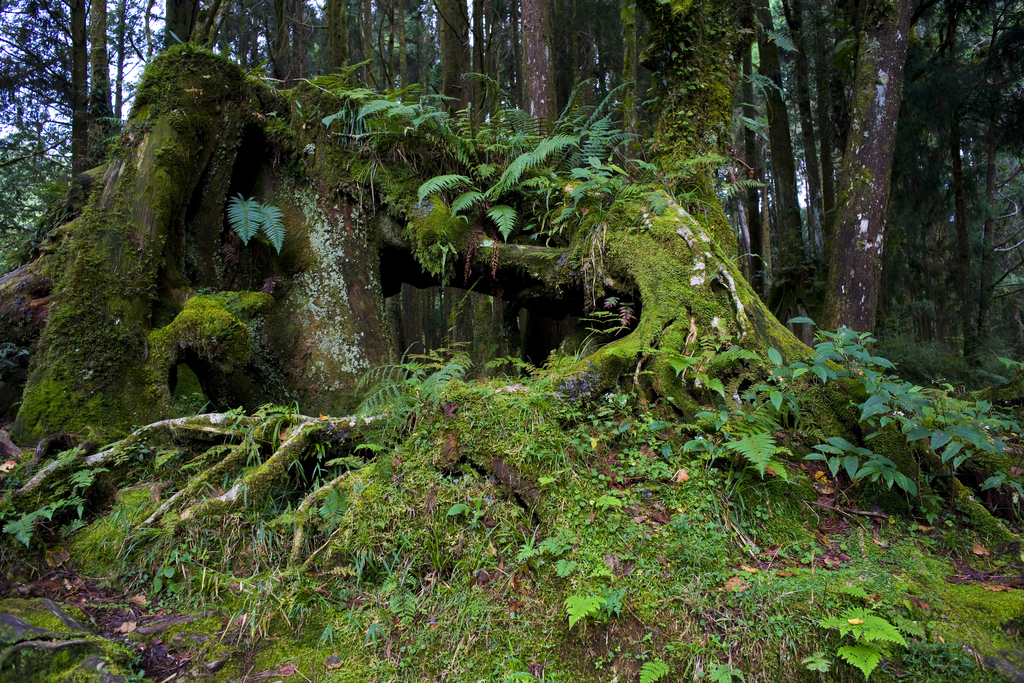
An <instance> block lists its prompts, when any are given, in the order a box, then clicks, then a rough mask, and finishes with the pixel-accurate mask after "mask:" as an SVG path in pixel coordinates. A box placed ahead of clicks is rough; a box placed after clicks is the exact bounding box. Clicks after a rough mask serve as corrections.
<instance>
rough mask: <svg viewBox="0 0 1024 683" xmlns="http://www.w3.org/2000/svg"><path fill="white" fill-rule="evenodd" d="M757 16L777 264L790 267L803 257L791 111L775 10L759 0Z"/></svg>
mask: <svg viewBox="0 0 1024 683" xmlns="http://www.w3.org/2000/svg"><path fill="white" fill-rule="evenodd" d="M758 18H759V19H760V21H761V26H762V30H761V31H759V32H758V38H757V41H758V42H757V44H758V48H759V52H760V55H761V65H760V67H759V70H760V72H761V74H762V75H763V76H765V77H766V78H767V79H768V80H769V81H770V82H771V85H770V86H769V87H766V88H765V89H764V93H765V109H766V111H767V113H768V144H769V148H770V152H771V166H772V180H773V183H774V186H775V206H776V212H775V214H776V221H777V222H776V233H775V234H776V237H777V244H778V247H777V252H776V254H777V256H778V259H777V263H776V267H778V268H782V269H785V268H791V267H794V266H796V265H798V264H799V263H800V262H801V261H803V259H804V250H803V235H802V229H801V221H800V202H799V200H798V198H797V186H796V157H795V155H794V153H793V141H792V139H791V138H790V136H789V113H788V112H787V110H786V101H785V99H783V90H782V64H781V63H780V61H779V49H778V47H777V46H776V45H775V41H773V40H771V39H770V37H769V36H768V34H767V31H773V30H774V23H773V20H772V13H771V10H770V9H769V7H768V3H767V2H766V1H765V0H760V4H759V6H758Z"/></svg>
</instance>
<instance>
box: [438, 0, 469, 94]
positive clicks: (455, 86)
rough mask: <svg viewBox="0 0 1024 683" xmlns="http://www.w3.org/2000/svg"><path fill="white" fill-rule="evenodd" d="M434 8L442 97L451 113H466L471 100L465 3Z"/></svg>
mask: <svg viewBox="0 0 1024 683" xmlns="http://www.w3.org/2000/svg"><path fill="white" fill-rule="evenodd" d="M436 6H437V21H438V24H439V26H440V33H441V39H440V43H441V94H443V95H445V96H446V97H450V98H452V99H451V100H450V101H449V103H448V106H449V108H450V109H452V110H455V109H465V108H466V107H467V106H468V105H469V103H470V96H471V93H470V88H469V87H468V84H467V83H466V73H467V72H468V71H469V68H470V63H469V12H468V10H467V8H466V0H437V3H436Z"/></svg>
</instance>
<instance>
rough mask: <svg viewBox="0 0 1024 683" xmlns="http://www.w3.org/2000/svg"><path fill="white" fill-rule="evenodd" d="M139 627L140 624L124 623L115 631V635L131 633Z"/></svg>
mask: <svg viewBox="0 0 1024 683" xmlns="http://www.w3.org/2000/svg"><path fill="white" fill-rule="evenodd" d="M136 626H138V622H134V621H124V622H121V625H120V626H118V627H117V628H115V629H114V633H131V632H132V631H134V630H135V627H136Z"/></svg>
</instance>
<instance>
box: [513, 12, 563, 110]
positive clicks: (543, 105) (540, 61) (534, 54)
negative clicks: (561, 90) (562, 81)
mask: <svg viewBox="0 0 1024 683" xmlns="http://www.w3.org/2000/svg"><path fill="white" fill-rule="evenodd" d="M522 6H523V57H524V61H525V64H524V66H523V85H524V86H525V87H524V89H523V95H524V109H525V110H526V111H527V112H528V113H529V114H530V116H534V117H536V118H538V119H542V120H548V121H551V120H554V118H555V117H556V116H557V115H558V112H557V110H556V108H557V106H558V102H557V100H556V94H555V79H554V74H552V72H551V62H552V50H551V22H550V21H549V18H548V0H523V3H522Z"/></svg>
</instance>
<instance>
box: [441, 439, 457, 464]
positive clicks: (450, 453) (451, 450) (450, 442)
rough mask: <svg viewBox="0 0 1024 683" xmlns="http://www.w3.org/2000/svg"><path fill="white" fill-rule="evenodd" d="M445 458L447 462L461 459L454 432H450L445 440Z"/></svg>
mask: <svg viewBox="0 0 1024 683" xmlns="http://www.w3.org/2000/svg"><path fill="white" fill-rule="evenodd" d="M444 459H445V462H448V463H453V464H454V463H455V461H456V460H458V459H459V449H458V448H457V447H456V445H455V435H454V434H449V435H448V437H447V438H446V439H445V441H444Z"/></svg>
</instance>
